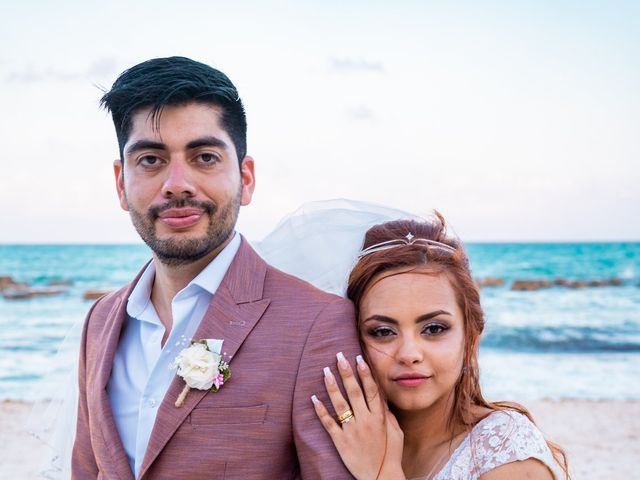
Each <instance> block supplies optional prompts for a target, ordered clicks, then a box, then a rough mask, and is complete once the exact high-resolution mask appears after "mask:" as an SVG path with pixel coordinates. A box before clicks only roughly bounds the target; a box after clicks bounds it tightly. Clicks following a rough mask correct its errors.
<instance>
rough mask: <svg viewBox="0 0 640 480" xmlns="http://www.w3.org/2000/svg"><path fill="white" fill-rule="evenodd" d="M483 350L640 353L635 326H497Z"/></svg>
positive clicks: (487, 338) (488, 334) (486, 337)
mask: <svg viewBox="0 0 640 480" xmlns="http://www.w3.org/2000/svg"><path fill="white" fill-rule="evenodd" d="M481 345H482V347H483V348H491V349H495V350H508V351H515V352H553V353H581V352H584V353H597V352H640V334H639V333H638V328H637V327H636V326H631V325H629V326H618V327H616V328H615V329H613V328H605V327H582V326H581V327H566V326H565V327H551V326H549V327H531V326H529V327H504V326H501V327H497V328H494V329H492V330H491V331H489V332H487V334H486V336H485V337H484V338H483V340H482V343H481Z"/></svg>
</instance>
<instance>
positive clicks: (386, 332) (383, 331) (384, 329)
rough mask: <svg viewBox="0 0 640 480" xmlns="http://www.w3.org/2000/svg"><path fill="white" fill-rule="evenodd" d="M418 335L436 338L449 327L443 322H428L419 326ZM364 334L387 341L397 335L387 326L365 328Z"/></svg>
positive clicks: (396, 332) (395, 331)
mask: <svg viewBox="0 0 640 480" xmlns="http://www.w3.org/2000/svg"><path fill="white" fill-rule="evenodd" d="M419 328H420V334H421V335H423V336H427V337H436V336H438V335H442V334H443V333H444V332H446V331H447V330H449V325H447V324H446V323H444V322H429V323H427V324H425V325H422V326H419ZM366 333H367V335H368V336H370V337H374V338H381V339H388V338H390V337H395V336H397V335H398V331H397V329H396V328H395V327H392V326H389V325H376V326H372V327H369V328H367V330H366Z"/></svg>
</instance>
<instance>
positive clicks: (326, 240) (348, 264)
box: [254, 199, 420, 296]
mask: <svg viewBox="0 0 640 480" xmlns="http://www.w3.org/2000/svg"><path fill="white" fill-rule="evenodd" d="M399 219H416V220H419V219H420V217H418V216H416V215H413V214H411V213H408V212H404V211H402V210H397V209H394V208H389V207H385V206H382V205H376V204H373V203H367V202H359V201H355V200H345V199H336V200H325V201H317V202H309V203H305V204H304V205H302V206H301V207H300V208H298V209H297V210H296V211H294V212H293V213H291V214H290V215H288V216H286V217H285V218H284V219H283V220H282V221H280V223H279V224H278V225H277V226H276V228H275V229H274V230H273V231H272V232H271V233H269V234H268V235H267V236H266V237H265V238H264V239H263V240H262V241H260V242H256V243H255V244H254V246H255V248H256V250H257V251H258V253H259V254H260V256H262V258H264V259H265V260H266V261H267V263H269V264H270V265H272V266H274V267H276V268H278V269H280V270H282V271H284V272H286V273H289V274H291V275H295V276H296V277H299V278H302V279H303V280H306V281H308V282H309V283H311V284H313V285H315V286H316V287H318V288H320V289H321V290H325V291H327V292H331V293H335V294H336V295H342V296H344V295H345V293H346V287H347V280H348V277H349V272H350V271H351V269H352V268H353V266H354V265H355V262H356V260H357V256H358V252H359V251H360V250H361V248H362V244H363V241H364V234H365V232H366V231H367V230H368V229H369V228H371V227H372V226H374V225H378V224H380V223H384V222H387V221H390V220H399Z"/></svg>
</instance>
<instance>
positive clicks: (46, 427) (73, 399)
mask: <svg viewBox="0 0 640 480" xmlns="http://www.w3.org/2000/svg"><path fill="white" fill-rule="evenodd" d="M83 320H84V319H83V318H79V319H78V320H77V321H76V323H75V324H74V325H73V326H72V327H71V329H70V330H69V332H68V333H67V335H66V336H65V338H64V340H63V341H62V343H61V344H60V346H59V347H58V351H57V353H56V356H55V358H54V359H53V362H52V365H55V366H57V367H64V368H65V370H66V371H65V374H64V377H63V378H64V380H62V381H59V382H53V383H48V384H45V385H44V386H43V391H41V392H40V394H41V395H42V397H43V398H46V400H40V401H37V402H36V403H35V404H34V406H33V409H32V410H31V414H30V415H29V419H28V420H27V425H26V428H27V431H28V432H29V433H30V434H31V435H33V436H34V437H35V438H37V439H38V440H40V441H41V442H42V443H43V445H44V448H43V457H41V458H34V462H37V463H38V468H39V478H47V479H52V480H54V479H55V480H58V479H69V478H71V451H72V449H73V442H74V439H75V433H76V419H77V412H78V360H79V352H80V339H81V337H82V327H83V324H84V321H83Z"/></svg>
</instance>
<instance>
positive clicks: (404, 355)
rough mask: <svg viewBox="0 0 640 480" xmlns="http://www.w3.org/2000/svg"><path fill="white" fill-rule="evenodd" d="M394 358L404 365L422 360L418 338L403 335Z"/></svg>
mask: <svg viewBox="0 0 640 480" xmlns="http://www.w3.org/2000/svg"><path fill="white" fill-rule="evenodd" d="M396 360H397V361H398V362H400V363H403V364H405V365H413V364H415V363H420V362H422V360H424V352H423V350H422V346H421V345H420V343H419V339H415V338H413V337H404V338H402V339H401V340H400V345H399V346H398V351H397V352H396Z"/></svg>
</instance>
